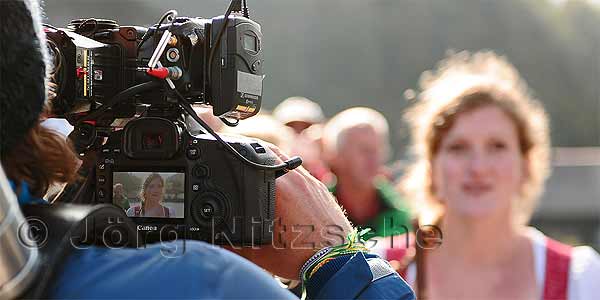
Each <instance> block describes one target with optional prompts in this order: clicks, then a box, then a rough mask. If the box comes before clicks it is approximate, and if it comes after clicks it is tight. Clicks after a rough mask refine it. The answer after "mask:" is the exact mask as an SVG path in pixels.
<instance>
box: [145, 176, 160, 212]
mask: <svg viewBox="0 0 600 300" xmlns="http://www.w3.org/2000/svg"><path fill="white" fill-rule="evenodd" d="M157 178H158V179H160V185H161V186H162V187H163V188H164V187H165V180H164V179H163V178H162V176H160V174H158V173H152V174H150V175H148V177H146V180H144V184H142V190H141V191H140V199H142V212H143V211H144V208H145V204H146V190H147V189H148V187H149V186H150V183H152V181H153V180H154V179H157Z"/></svg>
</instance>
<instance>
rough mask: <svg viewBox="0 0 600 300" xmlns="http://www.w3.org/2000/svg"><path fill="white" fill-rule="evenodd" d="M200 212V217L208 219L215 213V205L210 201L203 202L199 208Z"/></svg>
mask: <svg viewBox="0 0 600 300" xmlns="http://www.w3.org/2000/svg"><path fill="white" fill-rule="evenodd" d="M200 214H201V215H202V217H204V218H207V219H210V218H212V217H213V216H214V214H215V207H214V206H213V205H212V204H210V203H204V204H203V205H202V208H201V209H200Z"/></svg>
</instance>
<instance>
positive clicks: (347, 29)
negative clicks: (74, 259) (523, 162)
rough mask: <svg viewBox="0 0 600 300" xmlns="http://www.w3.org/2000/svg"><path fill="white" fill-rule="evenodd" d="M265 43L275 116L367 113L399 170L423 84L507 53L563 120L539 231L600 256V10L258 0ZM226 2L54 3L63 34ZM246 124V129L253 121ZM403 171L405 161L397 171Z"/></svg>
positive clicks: (440, 0) (206, 10) (560, 3)
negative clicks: (281, 111)
mask: <svg viewBox="0 0 600 300" xmlns="http://www.w3.org/2000/svg"><path fill="white" fill-rule="evenodd" d="M248 3H249V6H250V14H251V17H252V18H254V19H255V20H257V21H258V22H259V23H260V24H261V25H262V30H263V33H264V43H263V49H264V51H265V65H264V67H265V70H266V74H267V77H266V80H265V83H264V98H263V108H264V109H272V108H273V107H274V106H275V105H277V104H278V103H279V102H280V101H281V100H283V99H285V98H287V97H289V96H296V95H300V96H305V97H308V98H311V99H313V100H315V101H317V102H319V103H320V104H321V105H322V107H323V109H324V111H325V113H326V115H327V116H332V115H333V114H335V113H336V112H338V111H340V110H342V109H345V108H348V107H351V106H356V105H363V106H369V107H372V108H374V109H377V110H379V111H381V112H382V113H383V114H384V115H385V116H386V117H387V118H388V121H389V122H390V126H391V128H392V143H393V146H394V153H395V155H394V160H406V159H410V155H409V153H408V151H407V147H406V146H407V143H408V131H407V129H406V125H405V124H404V123H403V122H402V120H401V114H402V111H403V109H404V108H405V107H406V106H407V105H409V104H410V101H411V100H410V99H407V98H406V97H405V95H408V96H409V97H408V98H410V95H411V94H412V93H411V92H406V91H407V90H409V91H410V90H411V89H415V88H416V87H417V83H418V79H419V76H420V74H421V73H422V72H423V71H424V70H427V69H431V68H432V67H434V63H435V62H436V61H438V60H440V59H441V58H443V57H444V55H445V53H446V51H448V50H449V49H456V50H463V49H467V50H478V49H493V50H494V51H496V52H498V53H500V54H503V55H506V56H507V57H508V58H509V59H510V60H511V61H512V62H513V63H514V64H515V65H516V66H517V68H518V69H519V70H520V71H521V73H522V74H523V76H524V77H525V79H526V80H527V82H528V83H529V85H530V87H531V88H532V90H533V91H534V94H535V95H536V96H537V97H538V98H539V99H541V100H542V102H543V103H544V104H545V106H546V109H547V110H548V112H549V114H550V117H551V121H552V139H553V146H554V149H555V150H554V156H553V161H554V168H553V175H552V177H551V178H550V181H549V184H548V188H547V190H546V193H545V195H544V199H543V201H542V204H541V206H540V207H539V209H538V211H537V213H536V215H535V217H534V220H533V224H534V225H536V226H538V227H539V228H540V229H541V230H542V231H544V232H545V233H546V234H548V235H550V236H552V237H554V238H557V239H559V240H562V241H565V242H568V243H571V244H574V245H577V244H591V245H593V246H595V247H596V249H599V248H600V199H599V196H600V6H599V5H600V0H588V1H583V0H581V1H573V0H547V1H544V0H510V1H509V0H503V1H499V0H479V1H476V0H453V1H447V0H327V1H323V0H301V1H300V0H296V1H291V0H248ZM227 6H228V1H225V0H203V1H190V0H171V1H156V0H151V1H147V0H144V1H141V0H136V1H132V0H128V1H90V0H83V1H82V0H53V1H46V4H45V11H46V15H47V16H46V22H48V23H51V24H53V25H55V26H57V27H63V26H65V25H66V24H67V23H68V22H69V20H71V19H75V18H83V17H98V18H108V19H114V20H116V21H118V23H119V24H121V25H134V24H135V25H145V26H148V25H151V24H154V23H155V22H157V21H158V18H159V17H160V16H161V15H162V14H163V13H164V12H165V11H167V10H169V9H176V10H177V11H178V12H179V15H180V16H202V17H213V16H216V15H220V14H223V13H224V11H225V10H226V8H227ZM242 126H243V122H242ZM390 163H393V161H390Z"/></svg>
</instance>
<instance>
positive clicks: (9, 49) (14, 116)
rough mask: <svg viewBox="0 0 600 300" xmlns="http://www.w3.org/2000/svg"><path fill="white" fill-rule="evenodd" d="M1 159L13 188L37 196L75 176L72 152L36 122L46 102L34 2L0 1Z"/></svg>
mask: <svg viewBox="0 0 600 300" xmlns="http://www.w3.org/2000/svg"><path fill="white" fill-rule="evenodd" d="M0 40H2V43H0V74H2V77H1V80H2V82H0V160H1V162H2V166H3V167H4V170H5V172H6V174H7V176H8V177H9V179H11V180H13V181H14V183H15V184H16V185H17V187H18V188H20V187H21V185H22V184H23V183H26V184H27V185H28V187H29V189H30V191H31V192H32V194H33V196H36V197H42V196H43V195H44V193H45V192H46V190H47V189H48V186H49V185H50V184H52V183H54V182H67V181H71V180H73V179H75V178H76V175H75V171H76V168H77V156H76V155H75V153H74V152H73V151H72V150H71V147H70V146H69V145H68V143H67V142H66V141H65V139H64V137H63V136H61V135H59V134H57V133H55V132H53V131H51V130H49V129H46V128H44V127H42V126H41V125H40V115H41V114H42V112H43V111H44V110H46V109H48V106H47V104H46V94H47V91H46V85H45V78H46V63H47V59H46V57H47V55H46V47H45V38H44V33H43V31H42V28H41V20H40V8H39V4H38V3H37V1H33V0H19V1H17V0H10V1H0Z"/></svg>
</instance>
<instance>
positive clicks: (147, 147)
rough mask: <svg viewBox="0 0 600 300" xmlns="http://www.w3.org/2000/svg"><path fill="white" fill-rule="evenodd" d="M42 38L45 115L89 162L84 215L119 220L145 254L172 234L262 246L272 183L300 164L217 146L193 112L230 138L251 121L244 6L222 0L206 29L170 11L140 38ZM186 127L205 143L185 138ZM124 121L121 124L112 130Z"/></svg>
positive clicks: (68, 34) (250, 54)
mask: <svg viewBox="0 0 600 300" xmlns="http://www.w3.org/2000/svg"><path fill="white" fill-rule="evenodd" d="M45 32H46V36H47V44H48V48H49V51H50V54H51V57H52V59H53V63H54V67H53V68H51V70H50V81H51V82H52V83H54V84H55V85H54V86H55V88H54V92H55V94H56V97H55V99H54V100H53V101H52V111H53V114H54V115H56V116H62V117H65V118H66V119H67V120H68V121H69V122H70V123H71V124H72V125H74V127H75V129H74V131H73V133H72V134H71V135H70V138H71V139H72V141H73V143H74V145H75V148H76V149H77V151H78V152H80V153H89V152H94V153H95V154H96V156H97V160H96V166H95V170H93V172H90V175H89V176H91V177H93V179H92V181H91V182H92V184H93V185H94V187H93V188H92V190H93V191H94V192H95V197H93V199H92V200H90V201H88V203H112V204H114V205H117V206H120V207H121V208H123V209H125V210H126V212H127V215H128V216H129V217H131V219H132V220H133V221H134V222H135V223H136V224H137V227H138V230H139V231H141V232H144V233H145V234H144V235H145V236H146V241H150V242H151V241H156V240H163V239H165V238H171V237H165V236H164V234H165V233H168V234H172V233H173V232H175V233H176V235H177V236H178V237H182V236H184V237H185V238H191V239H199V240H205V241H209V242H215V243H232V244H238V245H255V244H265V243H269V242H271V240H272V222H273V219H274V217H275V216H274V212H275V210H274V205H275V179H276V178H277V177H278V176H281V175H283V174H285V173H286V172H287V171H289V170H292V169H294V168H296V167H297V166H299V165H300V164H301V162H302V161H301V160H300V158H297V157H295V158H292V159H290V160H288V161H286V162H284V163H282V164H276V161H277V158H276V156H275V155H274V154H273V153H272V152H271V151H270V150H269V149H268V148H267V147H266V146H265V145H263V144H261V143H260V142H258V141H256V140H252V139H247V138H241V137H223V138H222V137H221V136H219V135H218V134H216V133H215V132H214V131H213V130H212V129H211V128H210V127H208V126H207V125H206V123H204V122H203V121H202V120H201V119H200V118H199V117H198V116H197V114H196V113H195V112H194V110H193V108H192V104H208V105H211V106H212V107H213V113H214V115H215V116H218V117H220V118H221V120H222V121H223V122H225V123H226V124H227V125H230V126H234V125H236V124H237V122H238V121H239V120H240V119H245V118H249V117H251V116H253V115H255V114H256V113H258V111H259V110H260V105H261V99H262V81H263V77H264V76H263V70H262V61H263V52H262V32H261V29H260V25H259V24H258V23H256V22H254V21H252V20H250V19H249V16H248V9H247V6H246V3H245V1H243V3H242V1H241V0H232V2H231V3H230V5H229V8H228V9H227V12H226V13H225V14H224V15H223V16H218V17H214V18H212V19H202V18H188V17H178V16H177V12H176V11H173V10H172V11H169V12H167V13H165V14H164V15H163V16H162V17H161V19H160V21H159V22H158V24H156V25H155V26H152V27H150V28H144V27H140V26H120V25H118V24H117V23H116V22H114V21H110V20H102V19H85V20H83V19H80V20H74V21H72V22H71V23H70V24H69V25H68V26H67V28H65V29H59V28H55V27H52V26H49V25H46V26H45ZM186 117H188V118H193V120H195V121H196V122H197V123H199V124H200V125H201V126H202V127H204V129H205V133H203V134H200V135H192V134H191V133H190V132H189V130H188V129H187V123H186ZM123 119H130V120H129V121H128V122H127V124H126V125H125V126H124V128H120V126H121V125H119V124H120V122H119V121H120V120H123ZM231 120H233V121H231Z"/></svg>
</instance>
